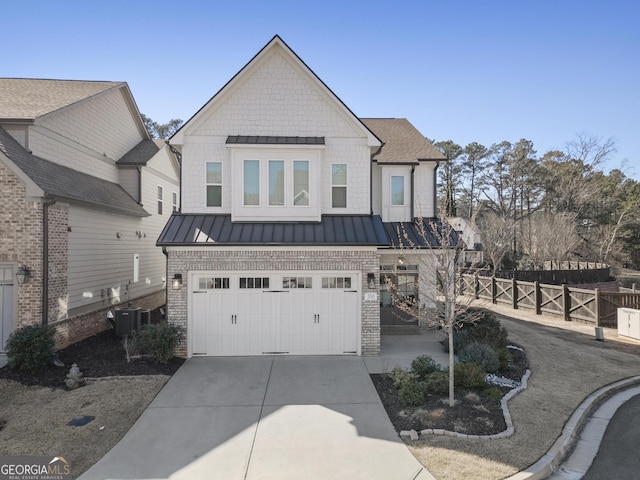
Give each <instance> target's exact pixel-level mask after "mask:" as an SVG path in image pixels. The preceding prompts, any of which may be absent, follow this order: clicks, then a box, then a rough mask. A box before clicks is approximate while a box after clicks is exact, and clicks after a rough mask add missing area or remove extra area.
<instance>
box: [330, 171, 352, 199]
mask: <svg viewBox="0 0 640 480" xmlns="http://www.w3.org/2000/svg"><path fill="white" fill-rule="evenodd" d="M334 165H344V166H345V168H346V169H347V170H346V176H347V179H346V182H345V183H344V184H337V183H336V184H334V183H333V166H334ZM329 175H330V177H331V187H330V188H331V208H336V209H339V210H343V209H346V208H349V164H348V163H346V162H332V163H331V170H330V172H329ZM334 187H344V190H345V195H344V207H334V206H333V188H334Z"/></svg>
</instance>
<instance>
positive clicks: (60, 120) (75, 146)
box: [28, 90, 143, 182]
mask: <svg viewBox="0 0 640 480" xmlns="http://www.w3.org/2000/svg"><path fill="white" fill-rule="evenodd" d="M142 139H143V136H142V134H141V133H140V131H139V130H138V125H137V124H136V122H135V120H134V117H133V116H132V114H131V111H130V109H129V106H128V104H127V102H126V101H125V99H124V96H123V94H122V91H121V90H112V91H109V92H107V93H105V94H103V95H99V96H97V97H95V98H93V99H91V100H90V101H85V102H83V103H80V104H77V105H74V106H72V107H70V108H68V109H66V110H62V111H60V112H55V113H54V114H50V115H49V116H46V117H44V118H43V119H41V120H36V124H35V125H34V126H32V127H30V129H29V137H28V143H29V146H28V148H29V149H30V150H31V151H32V152H33V154H34V155H37V156H39V157H42V158H46V159H47V160H50V161H52V162H55V163H59V164H61V165H65V166H67V167H70V168H73V169H74V170H78V171H82V172H91V175H94V176H96V177H99V178H103V179H105V180H109V181H111V182H117V181H118V171H117V169H116V166H115V162H116V161H117V160H118V159H119V158H121V157H122V156H123V155H124V154H125V153H127V152H128V151H129V150H131V148H133V147H134V146H135V145H137V144H138V143H139V142H140V141H141V140H142Z"/></svg>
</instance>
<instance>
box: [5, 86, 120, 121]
mask: <svg viewBox="0 0 640 480" xmlns="http://www.w3.org/2000/svg"><path fill="white" fill-rule="evenodd" d="M123 86H126V83H125V82H111V81H101V80H56V79H48V78H0V119H5V120H18V121H33V120H35V119H37V118H39V117H42V116H44V115H47V114H49V113H52V112H55V111H57V110H60V109H62V108H65V107H68V106H70V105H73V104H74V103H78V102H81V101H82V100H85V99H87V98H90V97H93V96H95V95H98V94H101V93H103V92H105V91H107V90H110V89H112V88H121V87H123Z"/></svg>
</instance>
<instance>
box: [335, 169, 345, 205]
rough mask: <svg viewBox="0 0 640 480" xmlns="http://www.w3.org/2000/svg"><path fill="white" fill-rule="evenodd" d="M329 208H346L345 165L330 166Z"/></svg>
mask: <svg viewBox="0 0 640 480" xmlns="http://www.w3.org/2000/svg"><path fill="white" fill-rule="evenodd" d="M331 206H332V207H333V208H347V164H346V163H334V164H333V165H331Z"/></svg>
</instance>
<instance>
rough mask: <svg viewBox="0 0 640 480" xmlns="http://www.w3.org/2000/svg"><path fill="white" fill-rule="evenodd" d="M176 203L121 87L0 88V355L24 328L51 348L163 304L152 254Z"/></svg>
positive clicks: (158, 156)
mask: <svg viewBox="0 0 640 480" xmlns="http://www.w3.org/2000/svg"><path fill="white" fill-rule="evenodd" d="M179 192H180V190H179V164H178V162H177V158H176V156H175V154H174V153H173V152H172V151H171V148H170V147H169V146H168V145H167V144H166V142H164V141H159V140H152V139H150V138H149V134H148V132H147V130H146V128H145V127H144V124H143V122H142V119H141V116H140V113H139V112H138V108H137V106H136V104H135V101H134V99H133V97H132V95H131V92H130V90H129V87H128V86H127V84H126V83H123V82H93V81H73V80H72V81H69V80H43V79H21V78H2V79H0V204H2V209H1V210H0V333H1V338H0V352H1V351H3V350H4V347H5V343H6V340H7V338H8V336H9V334H10V333H11V332H12V331H13V330H14V329H15V328H17V327H20V326H23V325H28V324H34V323H49V324H51V325H53V326H55V327H56V331H57V346H58V347H59V348H61V347H64V346H65V345H67V344H69V343H73V342H75V341H78V340H81V339H83V338H85V337H87V336H90V335H92V334H95V333H97V332H99V331H101V330H104V329H106V328H108V327H109V324H108V322H107V312H108V311H109V310H112V311H113V308H114V307H117V306H119V305H127V304H128V303H129V302H132V303H133V304H134V305H135V306H140V307H142V308H156V307H158V306H160V305H162V304H164V302H165V286H166V270H165V269H166V260H165V257H164V255H163V254H162V251H161V249H159V248H157V247H156V246H155V242H156V240H157V238H158V235H159V234H160V232H161V230H162V228H163V227H164V225H165V224H166V222H167V219H168V218H169V216H170V215H171V213H172V211H173V210H177V209H178V207H179V205H178V202H179V196H180V195H179Z"/></svg>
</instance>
